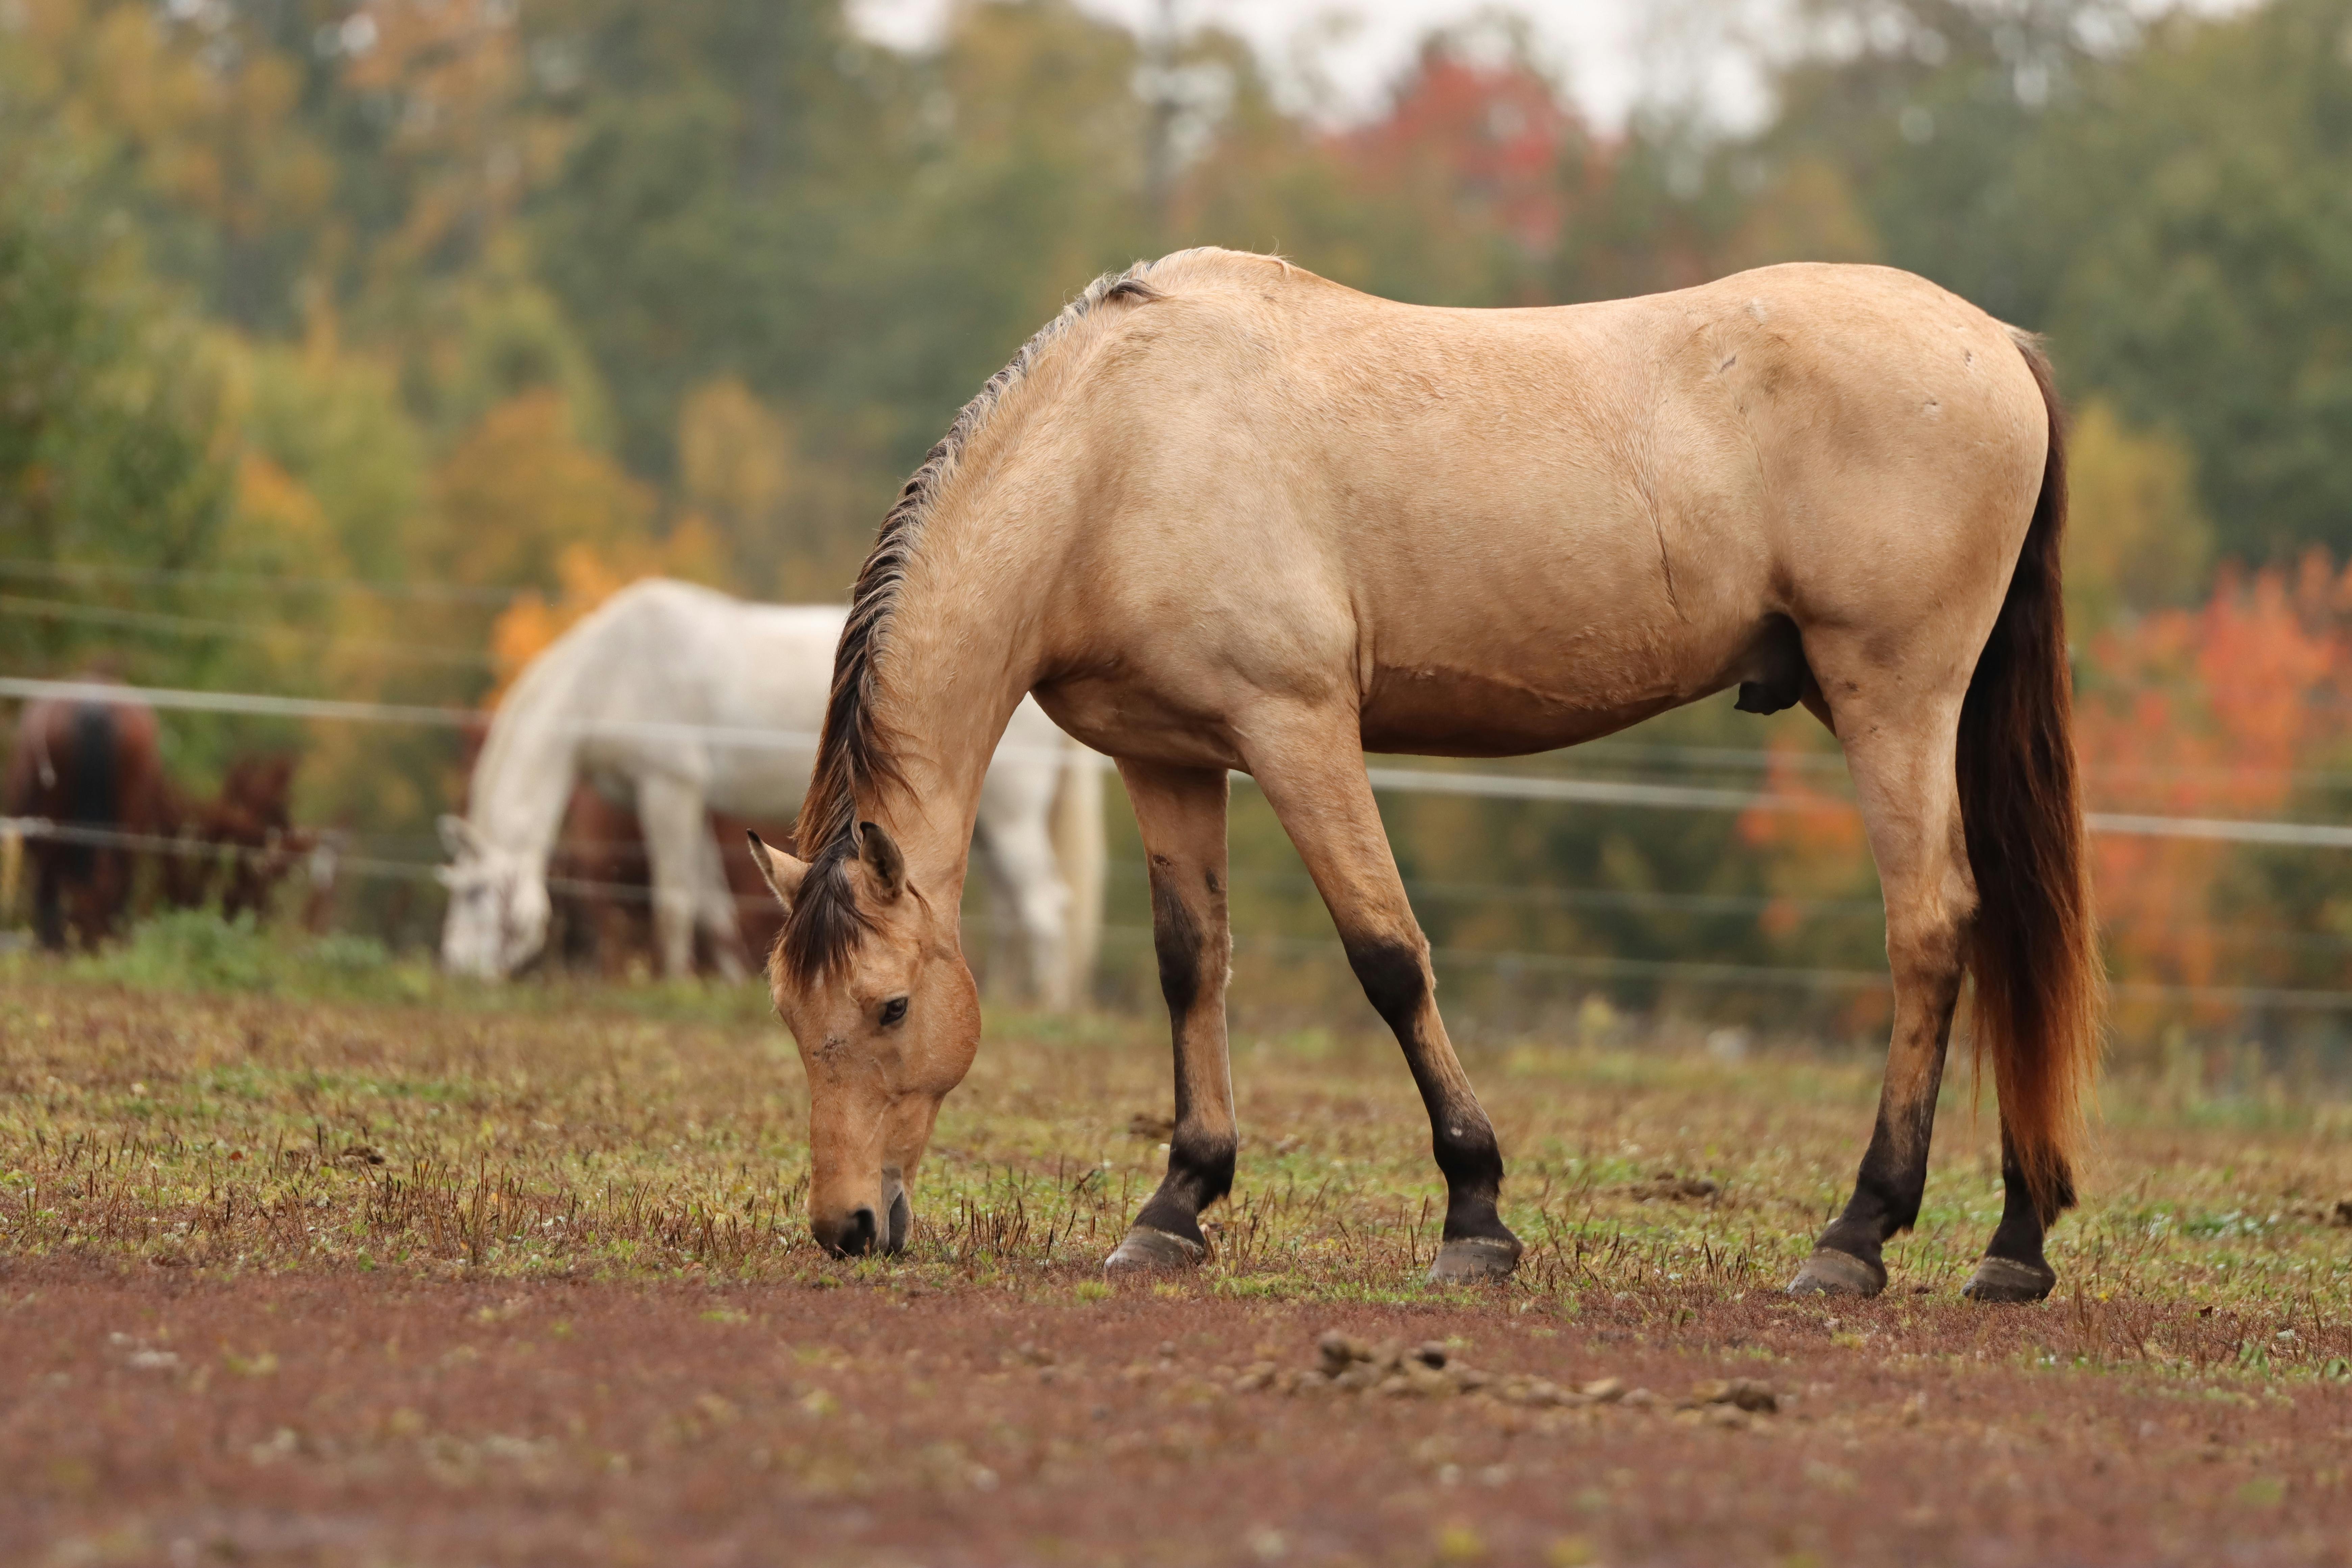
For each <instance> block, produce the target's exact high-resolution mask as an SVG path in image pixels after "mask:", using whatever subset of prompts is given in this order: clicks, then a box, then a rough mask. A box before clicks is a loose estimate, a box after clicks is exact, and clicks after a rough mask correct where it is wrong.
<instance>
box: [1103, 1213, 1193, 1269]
mask: <svg viewBox="0 0 2352 1568" xmlns="http://www.w3.org/2000/svg"><path fill="white" fill-rule="evenodd" d="M1208 1255H1209V1249H1208V1248H1207V1247H1203V1246H1202V1245H1201V1244H1200V1243H1199V1242H1197V1241H1193V1240H1191V1239H1190V1238H1188V1237H1181V1236H1171V1235H1170V1234H1169V1233H1168V1232H1167V1231H1164V1230H1154V1229H1152V1228H1151V1227H1150V1226H1148V1225H1139V1226H1135V1227H1134V1228H1133V1229H1131V1230H1129V1232H1128V1233H1127V1239H1126V1240H1124V1241H1122V1242H1120V1243H1119V1244H1118V1251H1116V1252H1114V1253H1112V1254H1111V1255H1110V1256H1109V1257H1108V1258H1105V1259H1103V1272H1104V1273H1106V1274H1174V1273H1180V1272H1181V1271H1182V1270H1184V1269H1187V1268H1199V1267H1200V1265H1201V1259H1202V1258H1206V1257H1207V1256H1208Z"/></svg>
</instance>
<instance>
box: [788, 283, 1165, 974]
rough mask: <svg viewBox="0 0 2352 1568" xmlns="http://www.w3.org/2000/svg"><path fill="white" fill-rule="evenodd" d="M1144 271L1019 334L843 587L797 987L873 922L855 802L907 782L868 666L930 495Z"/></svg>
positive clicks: (1126, 295) (794, 964) (798, 915)
mask: <svg viewBox="0 0 2352 1568" xmlns="http://www.w3.org/2000/svg"><path fill="white" fill-rule="evenodd" d="M1149 270H1150V268H1148V267H1147V266H1146V264H1144V263H1142V262H1138V263H1137V264H1136V265H1135V266H1133V267H1130V268H1128V269H1127V270H1126V271H1125V272H1120V273H1106V274H1104V275H1103V276H1102V277H1100V278H1097V279H1095V280H1094V281H1093V282H1092V283H1090V284H1088V285H1087V288H1086V290H1085V292H1083V293H1081V294H1080V295H1079V296H1078V297H1077V298H1076V299H1075V300H1071V301H1070V303H1069V305H1068V306H1067V307H1066V309H1064V310H1063V311H1062V313H1061V314H1060V315H1058V316H1056V317H1055V318H1054V319H1053V320H1052V321H1049V322H1047V323H1046V324H1045V326H1044V327H1043V328H1042V329H1040V330H1039V331H1038V332H1037V334H1036V335H1035V336H1034V337H1032V338H1031V339H1030V340H1029V341H1028V342H1026V343H1024V344H1023V345H1022V346H1021V352H1020V353H1016V354H1014V355H1013V361H1012V363H1010V364H1007V365H1006V366H1005V367H1004V368H1003V370H1000V371H998V372H997V373H996V374H994V375H992V376H991V377H989V379H988V384H986V385H985V386H982V388H981V389H980V394H979V395H978V396H976V397H974V398H973V399H972V400H971V402H970V403H967V404H965V405H963V411H962V412H961V413H960V414H958V415H957V416H955V422H954V423H953V424H952V425H950V426H948V433H947V434H946V435H945V436H942V437H940V440H939V444H938V445H936V446H934V447H932V448H931V449H930V452H929V454H928V455H927V456H926V457H925V458H923V463H922V467H920V468H917V469H916V470H915V473H914V477H913V478H911V479H908V481H907V483H906V485H905V487H904V488H903V489H900V490H899V491H898V502H897V504H896V505H894V506H892V507H891V509H890V512H889V515H888V516H887V517H885V518H884V519H883V520H882V531H881V533H880V535H879V536H878V537H877V539H876V540H875V542H874V550H873V552H872V553H871V554H869V555H867V556H866V564H865V565H864V566H862V567H860V568H859V569H858V573H857V584H856V587H855V588H853V589H852V590H851V592H850V599H849V621H848V624H847V625H845V626H843V627H842V629H841V644H840V646H839V647H838V648H836V649H835V653H834V658H833V689H832V691H831V694H830V695H829V696H828V697H827V698H826V700H825V710H824V733H823V735H822V737H821V738H820V739H819V741H818V742H817V754H816V771H815V773H814V775H812V777H811V778H810V780H809V788H808V795H806V797H805V798H803V801H802V802H801V815H800V822H799V825H798V827H797V830H796V831H795V833H794V835H793V837H794V838H795V840H796V841H797V842H798V843H799V845H800V846H801V852H802V853H803V854H804V855H806V856H807V857H808V858H809V862H810V865H809V873H808V876H807V878H806V879H805V880H803V882H802V884H801V890H800V896H799V897H798V898H797V899H795V900H793V908H792V912H791V913H790V915H788V916H787V917H786V918H785V921H784V928H783V930H782V932H781V933H779V934H778V936H777V938H776V948H775V952H774V953H773V955H772V960H771V962H772V963H774V964H778V965H781V966H782V971H783V973H785V974H787V975H789V976H790V977H791V978H792V979H793V980H794V981H795V982H796V983H798V984H808V983H810V982H812V981H814V980H815V979H817V978H819V977H821V976H823V975H824V974H825V973H829V972H830V971H832V970H833V969H835V968H836V967H837V966H839V965H840V964H841V963H844V962H845V960H847V958H848V957H849V955H850V954H851V953H852V952H855V951H856V947H857V944H858V942H860V941H861V940H862V939H863V938H864V936H865V935H866V932H867V931H871V930H872V929H873V925H874V921H873V918H872V917H871V916H870V915H868V914H867V913H866V911H865V910H862V909H860V908H858V906H857V896H856V885H855V883H854V882H853V881H852V879H851V877H850V871H849V867H850V862H851V861H853V860H854V859H856V855H857V821H858V808H859V806H860V805H861V803H867V802H871V801H872V800H873V798H874V796H875V795H876V793H877V790H879V789H880V788H881V786H883V785H884V784H903V783H904V782H905V780H904V778H903V776H902V775H901V774H900V773H899V771H898V758H897V752H898V737H897V736H895V735H893V734H892V733H891V732H890V730H889V727H888V725H887V722H886V721H884V720H883V719H882V717H881V716H880V715H879V714H878V713H877V711H876V710H875V667H876V663H877V660H878V658H880V656H881V654H882V651H883V649H884V647H886V646H887V641H888V635H889V628H890V619H891V616H893V615H894V614H895V613H896V612H897V610H898V596H899V592H900V590H901V589H902V588H903V587H904V586H905V585H906V581H907V568H908V563H909V562H911V561H912V560H913V559H914V554H915V549H916V546H917V545H918V544H919V543H920V542H921V540H922V533H923V524H924V522H925V521H926V520H927V519H928V518H929V513H930V509H931V504H932V502H933V501H934V500H936V499H937V498H938V496H939V494H940V490H941V489H944V488H945V486H946V485H947V483H948V481H949V480H950V479H952V478H953V477H954V474H955V470H956V465H957V463H958V461H959V459H961V458H962V456H963V452H964V448H965V447H967V446H968V445H969V444H970V443H971V439H972V437H975V436H976V435H978V434H979V433H980V431H981V429H982V426H985V425H986V424H987V423H988V420H989V416H991V415H992V414H993V413H995V412H996V408H997V405H998V404H999V403H1001V402H1002V401H1003V397H1004V395H1005V394H1006V393H1007V392H1008V391H1010V390H1011V389H1012V388H1013V386H1015V385H1017V384H1019V383H1020V382H1021V381H1022V380H1023V379H1024V377H1026V376H1027V375H1028V374H1029V373H1030V371H1031V370H1032V369H1034V367H1035V365H1036V363H1037V359H1038V356H1039V355H1040V354H1041V353H1044V352H1045V349H1046V348H1047V347H1048V346H1050V345H1051V344H1052V343H1053V342H1054V341H1055V339H1057V338H1059V337H1061V336H1062V335H1063V334H1064V333H1065V332H1066V331H1069V329H1070V328H1071V327H1072V326H1074V325H1076V323H1077V322H1078V321H1082V320H1084V319H1085V317H1086V316H1087V313H1088V312H1089V311H1091V310H1094V308H1095V307H1096V306H1097V305H1099V304H1101V303H1102V302H1103V301H1105V300H1135V301H1137V302H1139V303H1145V302H1149V301H1150V300H1159V299H1162V298H1164V297H1165V296H1163V295H1162V294H1161V293H1160V290H1159V289H1155V288H1153V287H1152V286H1151V285H1150V283H1149V282H1147V281H1146V280H1145V274H1146V273H1147V272H1148V271H1149Z"/></svg>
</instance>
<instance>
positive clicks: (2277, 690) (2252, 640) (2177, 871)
mask: <svg viewBox="0 0 2352 1568" xmlns="http://www.w3.org/2000/svg"><path fill="white" fill-rule="evenodd" d="M2075 688H2076V695H2075V743H2076V747H2077V751H2078V754H2079V755H2080V757H2081V759H2082V764H2083V780H2084V804H2085V806H2086V808H2087V809H2088V810H2090V811H2093V812H2104V813H2115V814H2129V815H2138V816H2166V817H2219V818H2240V819H2253V820H2281V819H2285V820H2298V821H2315V822H2326V821H2329V820H2332V819H2334V818H2335V817H2336V816H2339V815H2340V808H2339V806H2338V805H2337V804H2336V800H2335V799H2334V797H2332V796H2331V795H2328V794H2327V793H2326V784H2327V782H2328V781H2327V780H2326V777H2325V776H2324V775H2326V773H2327V772H2328V770H2330V769H2331V768H2332V767H2334V766H2336V764H2337V763H2338V761H2339V759H2340V758H2341V757H2342V755H2343V754H2344V753H2345V752H2347V749H2352V566H2347V567H2346V568H2343V569H2340V570H2339V569H2338V568H2337V567H2336V565H2335V564H2334V563H2332V562H2331V561H2330V560H2329V558H2328V557H2327V555H2326V553H2325V552H2321V551H2317V550H2315V551H2313V552H2311V553H2309V554H2308V555H2306V556H2305V558H2304V560H2303V561H2302V562H2301V563H2298V564H2297V565H2296V566H2294V567H2293V568H2292V569H2289V568H2270V569H2265V570H2263V571H2259V572H2253V573H2248V572H2245V571H2243V570H2242V569H2237V568H2225V569H2224V570H2223V571H2222V572H2221V574H2220V575H2219V578H2218V580H2217V582H2216V583H2215V584H2214V586H2213V587H2212V589H2211V591H2210V594H2209V595H2208V596H2207V597H2206V599H2205V601H2204V602H2203V603H2202V604H2200V605H2192V606H2186V607H2176V608H2169V609H2158V610H2154V611H2150V612H2147V613H2145V614H2142V615H2138V616H2130V615H2124V616H2118V617H2117V618H2116V620H2115V621H2114V622H2113V623H2112V624H2110V625H2108V626H2105V628H2103V629H2099V630H2095V631H2093V632H2091V633H2090V634H2089V635H2088V636H2086V637H2083V638H2081V639H2079V640H2078V641H2077V643H2076V645H2075ZM1825 744H1826V741H1825V739H1824V741H1823V742H1822V745H1825ZM1819 754H1820V747H1819V746H1816V745H1815V744H1813V743H1811V737H1803V736H1802V735H1801V731H1784V732H1783V733H1782V735H1781V736H1780V737H1779V738H1778V741H1777V742H1776V744H1775V746H1774V748H1773V755H1772V760H1771V763H1770V766H1769V771H1768V774H1767V784H1766V792H1767V793H1768V794H1769V795H1772V796H1774V797H1776V798H1777V799H1778V800H1779V801H1780V802H1782V803H1788V802H1795V803H1798V805H1797V808H1796V809H1788V808H1787V807H1786V805H1785V804H1784V805H1783V806H1782V808H1780V809H1776V810H1770V811H1762V810H1758V811H1750V812H1749V813H1748V814H1747V816H1745V817H1743V819H1742V821H1741V823H1740V836H1741V838H1742V840H1743V841H1744V842H1745V843H1746V844H1748V846H1749V847H1752V848H1753V849H1754V850H1756V851H1757V852H1758V853H1759V854H1761V855H1763V856H1764V857H1766V858H1767V861H1768V868H1767V871H1766V882H1767V885H1768V887H1769V889H1771V891H1772V892H1773V893H1774V894H1775V895H1776V897H1777V898H1778V899H1779V900H1780V901H1779V902H1777V903H1776V904H1775V905H1773V906H1772V907H1770V908H1769V909H1768V910H1766V913H1765V917H1764V921H1763V923H1764V928H1765V931H1766V933H1767V934H1768V935H1769V936H1772V937H1774V938H1775V939H1782V940H1785V939H1790V938H1793V937H1794V936H1795V935H1796V934H1797V932H1798V931H1799V928H1800V927H1801V923H1802V922H1801V919H1800V918H1799V915H1798V912H1797V911H1798V910H1800V908H1801V900H1806V899H1811V898H1824V897H1853V896H1854V895H1855V894H1856V893H1858V892H1861V891H1863V890H1864V889H1867V888H1868V887H1869V885H1870V871H1869V864H1868V858H1867V846H1866V844H1865V842H1864V836H1863V831H1862V823H1861V819H1860V817H1859V816H1856V815H1855V813H1854V811H1853V807H1852V805H1851V796H1850V793H1849V792H1848V791H1847V790H1846V789H1845V787H1844V781H1843V778H1842V777H1840V776H1839V774H1837V773H1832V772H1824V771H1822V770H1821V769H1819V768H1818V767H1817V766H1814V765H1811V764H1813V763H1817V762H1818V759H1819ZM2091 842H2092V856H2093V867H2094V875H2095V880H2096V885H2097V890H2098V900H2099V910H2100V917H2101V925H2102V930H2103V932H2104V936H2105V944H2106V950H2107V955H2108V960H2109V964H2110V969H2111V973H2113V975H2114V977H2115V978H2116V980H2117V981H2118V982H2121V983H2123V984H2122V985H2121V988H2120V990H2119V993H2118V997H2119V1000H2118V1008H2117V1013H2118V1019H2117V1021H2118V1024H2119V1026H2121V1029H2122V1032H2123V1033H2124V1034H2125V1035H2126V1037H2130V1036H2133V1035H2135V1034H2138V1033H2142V1032H2144V1030H2145V1029H2146V1028H2147V1027H2148V1026H2155V1025H2157V1024H2158V1023H2159V1022H2160V1021H2161V1020H2164V1019H2168V1018H2178V1017H2180V1016H2184V1015H2187V1016H2196V1017H2200V1018H2205V1019H2213V1018H2218V1017H2221V1016H2227V1015H2229V1014H2231V1013H2233V1012H2235V1011H2236V1010H2237V1004H2236V1003H2235V1002H2234V1001H2233V1000H2232V999H2231V998H2229V997H2227V996H2225V995H2221V994H2217V992H2219V991H2222V990H2227V989H2230V988H2236V987H2244V986H2290V987H2292V986H2321V987H2330V986H2334V987H2337V988H2340V984H2341V983H2340V981H2336V980H2335V978H2334V977H2333V975H2332V973H2331V971H2332V970H2334V969H2336V968H2337V967H2340V964H2341V961H2342V954H2341V952H2339V951H2338V950H2337V949H2336V947H2335V945H2334V943H2333V942H2332V940H2331V939H2332V938H2334V937H2336V936H2338V935H2341V934H2344V931H2339V930H2338V927H2339V926H2342V927H2343V928H2345V931H2352V860H2347V863H2346V865H2344V866H2343V867H2342V868H2337V867H2336V865H2335V864H2334V863H2333V861H2332V860H2331V861H2326V862H2325V863H2315V862H2313V861H2312V860H2311V859H2310V857H2312V856H2315V855H2316V856H2320V857H2329V856H2335V855H2337V854H2338V853H2339V852H2336V851H2330V850H2285V849H2276V848H2259V847H2248V846H2244V845H2239V844H2231V843H2225V842H2218V841H2214V840H2211V839H2200V838H2177V837H2148V836H2143V835H2133V834H2122V833H2100V834H2096V835H2095V836H2094V837H2093V838H2092V841H2091ZM2283 858H2299V866H2298V867H2297V869H2298V870H2300V872H2301V873H2302V875H2300V876H2296V875H2294V874H2289V875H2288V876H2287V877H2286V879H2285V883H2286V885H2284V886H2283V885H2282V878H2281V873H2280V869H2279V868H2280V867H2281V866H2282V865H2284V864H2287V863H2288V862H2287V860H2286V859H2283ZM2330 885H2336V886H2341V887H2343V888H2344V889H2345V895H2344V896H2343V897H2340V898H2339V897H2331V896H2330V895H2329V893H2328V888H2329V886H2330ZM2139 985H2147V986H2151V987H2162V988H2179V987H2187V988H2190V990H2189V994H2186V995H2183V994H2179V992H2178V991H2173V990H2169V989H2168V991H2167V992H2166V993H2164V994H2159V993H2158V992H2157V991H2154V990H2149V991H2141V990H2138V989H2137V986H2139ZM2200 993H2201V994H2200Z"/></svg>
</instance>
